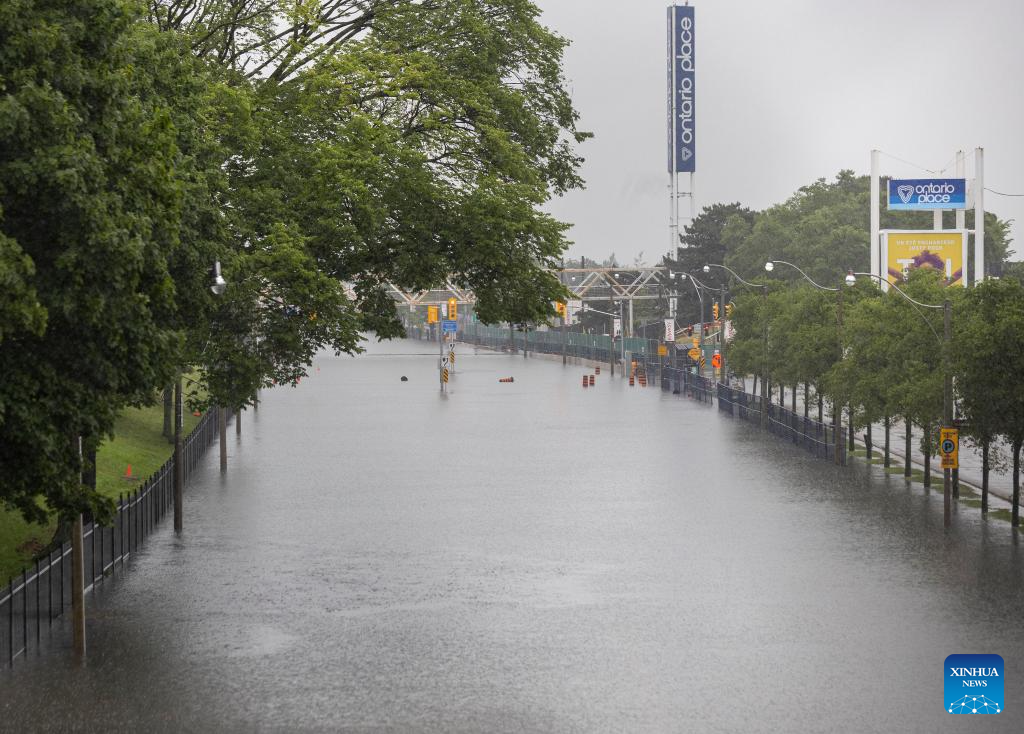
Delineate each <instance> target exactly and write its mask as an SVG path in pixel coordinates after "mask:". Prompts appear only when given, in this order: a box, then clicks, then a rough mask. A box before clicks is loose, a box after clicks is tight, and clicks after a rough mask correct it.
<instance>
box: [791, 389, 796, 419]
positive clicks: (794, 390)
mask: <svg viewBox="0 0 1024 734" xmlns="http://www.w3.org/2000/svg"><path fill="white" fill-rule="evenodd" d="M796 387H797V386H796V385H793V400H792V405H793V415H796Z"/></svg>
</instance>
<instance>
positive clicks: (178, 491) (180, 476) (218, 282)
mask: <svg viewBox="0 0 1024 734" xmlns="http://www.w3.org/2000/svg"><path fill="white" fill-rule="evenodd" d="M227 287H228V282H227V281H226V280H224V276H223V275H221V272H220V261H219V260H218V261H216V262H214V264H213V283H212V284H211V285H210V290H211V291H212V292H213V295H215V296H222V295H224V291H226V290H227ZM181 392H182V375H181V372H178V379H177V381H175V383H174V532H176V533H180V532H181V531H182V528H183V527H184V521H183V515H184V504H185V500H184V496H185V457H184V450H183V446H182V436H181V434H182V421H183V415H182V410H183V407H182V402H183V401H182V395H181ZM218 413H219V414H220V416H221V418H220V421H223V414H224V411H223V408H221V409H219V410H218ZM219 428H220V445H221V470H222V471H223V469H224V466H225V464H226V462H227V458H226V455H225V454H224V452H225V451H226V450H227V448H226V441H225V436H224V434H225V432H226V430H225V428H224V424H223V423H222V422H221V423H220V426H219Z"/></svg>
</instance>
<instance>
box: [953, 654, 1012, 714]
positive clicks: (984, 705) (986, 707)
mask: <svg viewBox="0 0 1024 734" xmlns="http://www.w3.org/2000/svg"><path fill="white" fill-rule="evenodd" d="M945 681H946V682H945V685H944V686H943V690H944V695H945V709H946V713H950V714H999V713H1002V711H1003V703H1004V699H1003V690H1004V688H1003V658H1002V657H1000V656H999V655H950V656H949V657H948V658H946V663H945Z"/></svg>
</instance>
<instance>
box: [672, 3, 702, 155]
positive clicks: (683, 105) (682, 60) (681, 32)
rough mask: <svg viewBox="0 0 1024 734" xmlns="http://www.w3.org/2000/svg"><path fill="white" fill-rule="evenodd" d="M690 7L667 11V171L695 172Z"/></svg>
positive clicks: (692, 48) (678, 6)
mask: <svg viewBox="0 0 1024 734" xmlns="http://www.w3.org/2000/svg"><path fill="white" fill-rule="evenodd" d="M695 58H696V56H695V54H694V24H693V6H691V5H673V6H672V7H670V8H669V9H668V86H669V93H668V171H669V173H693V172H694V171H696V170H697V168H696V161H697V146H696V125H695V121H696V101H695V97H694V87H695V78H694V77H695V69H696V66H695Z"/></svg>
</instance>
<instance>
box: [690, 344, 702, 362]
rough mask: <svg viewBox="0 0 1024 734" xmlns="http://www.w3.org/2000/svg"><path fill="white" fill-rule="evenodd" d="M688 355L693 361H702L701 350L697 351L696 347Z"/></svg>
mask: <svg viewBox="0 0 1024 734" xmlns="http://www.w3.org/2000/svg"><path fill="white" fill-rule="evenodd" d="M687 354H689V355H690V359H692V360H698V359H700V350H699V349H697V347H694V348H693V349H691V350H690V351H689V352H687Z"/></svg>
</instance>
